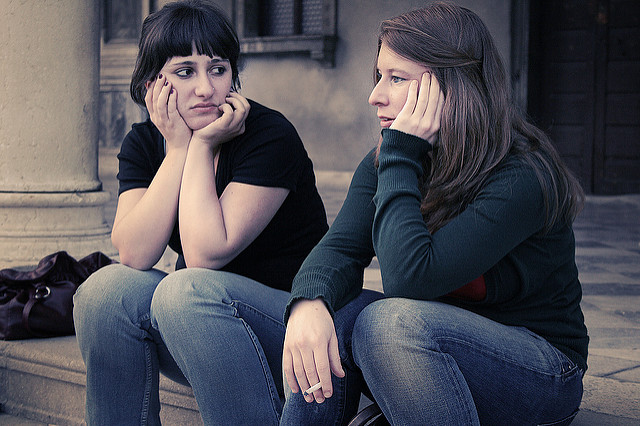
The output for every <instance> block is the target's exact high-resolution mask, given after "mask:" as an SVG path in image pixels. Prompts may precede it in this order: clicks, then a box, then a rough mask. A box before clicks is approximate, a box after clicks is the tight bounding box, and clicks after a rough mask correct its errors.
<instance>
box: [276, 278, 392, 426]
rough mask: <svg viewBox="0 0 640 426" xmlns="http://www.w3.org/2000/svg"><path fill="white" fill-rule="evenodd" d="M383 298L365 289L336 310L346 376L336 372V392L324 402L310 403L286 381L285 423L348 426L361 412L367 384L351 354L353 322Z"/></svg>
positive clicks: (335, 321) (289, 424) (339, 348)
mask: <svg viewBox="0 0 640 426" xmlns="http://www.w3.org/2000/svg"><path fill="white" fill-rule="evenodd" d="M383 297H384V295H383V294H382V293H380V292H377V291H372V290H363V291H362V292H361V293H360V294H359V295H358V296H357V297H356V298H355V299H353V300H352V301H350V302H349V303H347V304H346V305H345V306H344V307H342V308H341V309H339V310H338V311H337V312H336V313H335V317H334V319H333V323H334V326H335V328H336V335H337V338H338V350H339V352H340V362H341V363H342V367H343V370H344V372H345V377H343V378H338V377H336V376H335V375H332V377H331V379H332V380H331V383H332V385H333V395H332V396H331V398H327V399H325V401H324V402H323V403H321V404H318V403H317V402H315V401H314V402H306V401H305V400H304V398H303V397H302V392H297V393H292V392H291V390H290V389H289V387H288V386H286V383H285V387H286V390H285V394H286V403H285V405H284V409H283V411H282V419H281V421H280V424H281V425H283V426H284V425H286V426H303V425H309V426H316V425H323V426H329V425H346V424H348V423H349V421H350V420H351V419H352V418H353V416H354V415H355V414H356V413H357V410H358V404H359V403H360V396H361V393H362V392H366V386H365V384H364V380H363V378H362V373H361V372H360V370H359V368H358V367H357V366H356V365H355V363H354V361H353V356H352V353H351V334H352V331H353V325H354V323H355V322H356V318H357V317H358V314H359V313H360V312H361V311H362V309H363V308H365V307H366V306H367V305H369V304H370V303H371V302H373V301H375V300H379V299H381V298H383Z"/></svg>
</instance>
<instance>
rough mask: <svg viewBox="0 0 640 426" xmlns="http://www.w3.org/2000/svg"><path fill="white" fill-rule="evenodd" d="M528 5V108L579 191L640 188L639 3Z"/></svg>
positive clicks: (561, 0)
mask: <svg viewBox="0 0 640 426" xmlns="http://www.w3.org/2000/svg"><path fill="white" fill-rule="evenodd" d="M530 5H531V6H530V21H529V22H530V34H529V69H528V77H529V80H528V96H527V99H528V105H527V108H528V112H529V114H530V115H531V116H532V118H533V119H534V121H535V122H536V123H537V124H538V125H540V127H542V128H543V129H544V130H546V131H547V132H548V133H549V134H550V135H551V137H552V139H553V140H554V143H555V144H556V146H557V148H558V150H559V151H560V153H561V155H562V157H563V158H564V160H565V161H566V162H567V164H568V165H569V167H570V168H571V169H572V170H573V171H574V172H575V173H576V174H577V175H578V177H579V179H580V181H581V183H582V184H583V186H584V188H585V190H586V191H587V192H591V193H596V194H616V193H640V1H637V0H539V1H536V0H532V1H531V3H530Z"/></svg>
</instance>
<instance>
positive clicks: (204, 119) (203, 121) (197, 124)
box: [187, 114, 220, 131]
mask: <svg viewBox="0 0 640 426" xmlns="http://www.w3.org/2000/svg"><path fill="white" fill-rule="evenodd" d="M218 118H220V114H215V115H214V114H212V115H207V116H200V117H194V118H192V119H191V120H188V121H187V126H189V128H190V129H191V130H193V131H196V130H200V129H204V128H205V127H207V126H208V125H209V124H211V123H213V122H214V121H216V120H217V119H218Z"/></svg>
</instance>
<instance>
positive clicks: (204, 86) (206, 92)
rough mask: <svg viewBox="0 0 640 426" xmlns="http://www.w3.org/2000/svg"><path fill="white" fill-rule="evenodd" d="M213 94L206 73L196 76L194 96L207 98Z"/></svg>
mask: <svg viewBox="0 0 640 426" xmlns="http://www.w3.org/2000/svg"><path fill="white" fill-rule="evenodd" d="M213 92H214V88H213V83H212V82H211V78H210V77H209V75H208V74H207V73H204V74H201V75H200V76H198V79H197V81H196V89H195V93H196V96H201V97H203V98H209V97H211V96H212V95H213Z"/></svg>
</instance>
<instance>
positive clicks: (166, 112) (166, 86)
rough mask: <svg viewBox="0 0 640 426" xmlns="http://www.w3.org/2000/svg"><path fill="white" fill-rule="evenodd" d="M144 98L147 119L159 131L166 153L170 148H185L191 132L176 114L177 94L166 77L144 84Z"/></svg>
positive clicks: (160, 75) (160, 76)
mask: <svg viewBox="0 0 640 426" xmlns="http://www.w3.org/2000/svg"><path fill="white" fill-rule="evenodd" d="M146 86H147V94H146V95H145V97H144V101H145V104H146V105H147V110H148V111H149V118H151V121H152V122H153V124H155V126H156V127H157V128H158V130H160V133H162V136H164V138H165V140H166V142H167V151H168V150H170V149H171V148H186V147H187V146H188V145H189V140H191V135H192V133H193V132H192V130H191V129H190V128H189V127H188V126H187V123H186V122H185V121H184V119H183V118H182V116H181V115H180V113H179V112H178V106H177V104H178V94H177V92H176V91H175V90H173V87H172V85H171V83H170V82H169V81H168V80H167V77H165V76H163V75H162V74H159V75H158V77H157V78H156V79H155V80H153V81H149V82H147V84H146Z"/></svg>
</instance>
